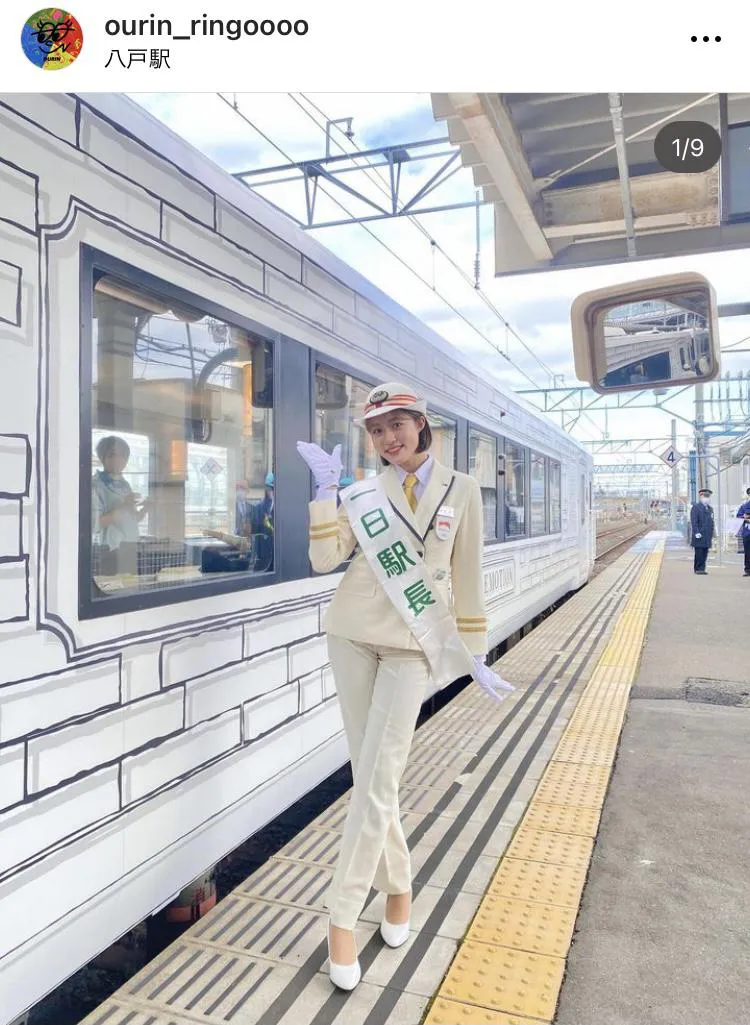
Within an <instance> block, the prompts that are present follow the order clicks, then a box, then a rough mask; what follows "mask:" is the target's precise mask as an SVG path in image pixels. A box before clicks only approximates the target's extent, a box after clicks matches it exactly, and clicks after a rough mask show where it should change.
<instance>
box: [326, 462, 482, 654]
mask: <svg viewBox="0 0 750 1025" xmlns="http://www.w3.org/2000/svg"><path fill="white" fill-rule="evenodd" d="M379 480H380V481H381V483H382V485H383V487H384V489H385V492H386V494H387V495H388V498H389V499H390V503H391V506H392V507H393V509H394V511H395V512H396V514H397V515H398V516H399V517H400V518H401V520H402V521H403V523H404V524H405V525H406V528H407V529H408V530H409V532H410V533H411V537H412V541H413V542H414V543H415V545H416V548H417V551H418V552H419V553H420V554H421V555H423V557H424V561H425V564H426V566H427V569H428V570H429V572H430V574H431V576H432V579H433V580H434V581H435V590H436V591H437V593H438V594H439V595H440V597H441V598H442V599H443V601H444V602H445V603H446V605H447V606H448V608H449V609H450V610H451V612H452V613H453V616H454V619H455V621H456V626H457V628H458V632H459V634H460V635H461V639H462V640H463V641H464V643H465V644H466V646H467V648H468V649H469V651H470V652H471V653H472V655H484V654H485V653H486V652H487V619H486V616H485V608H484V586H483V577H482V550H483V543H484V542H483V513H482V494H481V491H480V490H479V485H478V484H477V482H476V481H475V480H474V478H473V477H469V476H468V474H465V473H459V472H458V471H457V470H451V469H449V468H448V467H446V466H443V465H442V464H441V463H438V462H437V461H435V462H434V465H433V467H432V474H431V476H430V480H429V482H428V484H427V487H426V488H425V491H424V494H423V495H422V497H421V499H420V500H419V503H418V505H417V508H416V511H415V512H412V511H411V509H410V508H409V504H408V502H407V501H406V495H405V494H404V491H403V488H402V486H401V482H400V481H399V477H398V474H397V473H396V470H395V469H394V468H393V467H392V466H387V467H385V468H384V469H383V471H382V473H380V474H379ZM442 505H449V506H452V507H453V509H454V516H453V520H452V524H451V529H450V533H449V535H448V537H447V538H446V539H445V540H440V538H438V536H437V534H436V533H435V529H434V522H435V517H436V515H437V511H438V509H439V508H440V507H441V506H442ZM356 546H357V539H356V537H355V536H354V533H353V531H352V528H351V526H350V524H349V517H348V516H347V513H346V509H345V508H344V506H343V505H342V506H340V507H339V509H338V511H337V509H336V499H335V498H331V499H330V500H328V499H325V500H321V501H316V502H311V503H310V562H311V563H312V566H313V569H314V570H315V571H316V572H317V573H330V572H331V571H332V570H335V569H336V568H337V567H338V566H340V565H341V563H342V562H344V560H346V559H348V558H349V556H350V555H351V553H352V551H353V550H354V549H355V547H356ZM449 589H450V590H449ZM451 591H452V596H451ZM325 629H326V632H327V633H330V634H334V635H336V636H338V637H346V638H347V639H349V640H352V641H360V642H362V643H366V644H377V645H383V646H385V647H391V648H402V649H403V648H407V649H415V648H416V649H417V650H418V649H419V645H418V644H417V642H416V640H415V639H414V637H413V636H412V634H411V631H410V630H409V628H408V627H407V625H406V623H405V622H404V621H403V619H402V618H401V616H400V615H399V614H398V612H397V611H396V609H395V608H394V606H393V604H392V603H391V601H390V599H389V597H388V595H387V594H386V593H385V591H384V590H383V588H382V587H381V586H380V584H379V583H378V581H377V578H376V577H375V574H374V573H373V571H372V570H371V569H370V566H369V564H368V562H367V560H366V559H365V557H364V555H363V554H362V552H361V551H360V552H358V553H357V555H356V556H355V557H354V559H353V560H352V562H351V564H350V566H349V567H348V569H347V571H346V573H345V574H344V576H343V577H342V579H341V581H340V583H339V585H338V587H337V588H336V593H335V594H334V597H333V601H332V602H331V605H330V607H329V609H328V612H327V613H326V619H325Z"/></svg>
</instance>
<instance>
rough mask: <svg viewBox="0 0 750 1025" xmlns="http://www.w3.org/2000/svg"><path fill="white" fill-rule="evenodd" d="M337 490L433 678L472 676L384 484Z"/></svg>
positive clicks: (366, 483)
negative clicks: (428, 665)
mask: <svg viewBox="0 0 750 1025" xmlns="http://www.w3.org/2000/svg"><path fill="white" fill-rule="evenodd" d="M339 494H340V497H341V501H342V503H343V505H344V508H345V509H346V512H347V515H348V517H349V522H350V524H351V528H352V530H353V532H354V536H355V537H356V538H357V541H358V542H359V546H360V548H361V549H362V553H363V555H364V556H365V558H366V559H367V562H368V563H369V565H370V567H371V569H372V571H373V573H374V574H375V577H376V579H377V581H378V583H379V584H380V586H381V587H382V588H383V590H384V591H385V593H386V594H387V595H388V597H389V598H390V600H391V602H392V603H393V605H394V607H395V608H396V611H397V612H398V613H399V615H400V616H401V618H402V619H403V620H404V622H405V623H406V625H407V626H408V628H409V630H410V632H411V634H412V636H413V637H414V639H415V640H416V641H417V643H418V644H419V646H420V648H421V649H422V651H423V652H424V654H425V657H426V658H427V661H428V662H429V664H430V669H431V672H432V677H433V680H434V681H435V682H436V684H438V686H444V685H445V684H446V683H450V682H452V681H453V680H457V679H458V678H459V677H461V676H467V675H468V676H473V675H474V672H475V667H474V660H473V657H472V655H471V653H470V652H469V649H468V648H467V647H466V645H465V644H464V642H463V641H462V640H461V636H460V634H459V632H458V630H457V628H456V624H455V621H454V619H453V616H452V615H451V613H450V610H449V609H448V606H447V605H446V604H445V602H444V601H443V600H442V598H441V597H440V595H439V594H437V592H436V590H435V584H434V582H433V580H432V577H431V576H430V573H429V572H428V570H427V567H426V566H425V564H424V560H423V559H422V557H421V555H420V554H419V553H418V552H417V550H416V548H415V547H414V545H413V543H412V541H411V539H410V537H409V533H408V531H407V530H406V528H405V526H404V524H403V522H402V521H401V519H400V518H399V517H398V516H397V515H396V513H395V512H394V511H393V508H392V506H391V503H390V500H389V498H388V496H387V495H386V493H385V490H384V488H383V485H382V484H381V482H380V481H379V480H378V478H377V477H372V478H370V479H369V480H363V481H357V482H356V483H355V484H350V485H349V486H348V487H346V488H343V489H342V490H341V491H340V492H339Z"/></svg>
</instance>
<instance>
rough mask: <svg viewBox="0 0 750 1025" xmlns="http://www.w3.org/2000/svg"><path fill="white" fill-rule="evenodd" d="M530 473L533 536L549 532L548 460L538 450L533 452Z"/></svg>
mask: <svg viewBox="0 0 750 1025" xmlns="http://www.w3.org/2000/svg"><path fill="white" fill-rule="evenodd" d="M530 456H531V472H530V475H529V485H530V491H529V496H530V505H531V521H530V522H531V536H532V537H536V536H538V535H539V534H546V532H547V473H546V467H547V460H546V459H545V458H544V456H540V455H539V454H538V453H537V452H531V453H530Z"/></svg>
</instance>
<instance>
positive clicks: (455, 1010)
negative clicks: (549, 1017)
mask: <svg viewBox="0 0 750 1025" xmlns="http://www.w3.org/2000/svg"><path fill="white" fill-rule="evenodd" d="M424 1021H425V1025H543V1021H542V1019H541V1018H519V1016H518V1015H517V1014H505V1013H504V1012H503V1011H491V1010H489V1009H488V1008H486V1007H476V1006H475V1005H474V1004H461V1003H459V1002H458V1001H456V1000H445V999H444V998H443V997H439V998H438V999H437V1000H436V1001H435V1003H434V1004H433V1005H432V1007H431V1008H430V1013H429V1014H428V1015H427V1017H426V1018H425V1020H424Z"/></svg>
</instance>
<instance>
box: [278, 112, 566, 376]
mask: <svg viewBox="0 0 750 1025" xmlns="http://www.w3.org/2000/svg"><path fill="white" fill-rule="evenodd" d="M288 95H289V97H290V99H291V100H293V101H294V102H295V103H296V104H297V106H298V107H299V108H300V110H301V111H303V113H305V114H307V116H308V117H309V118H310V119H311V121H312V122H313V124H316V125H317V126H318V128H320V129H321V130H322V131H325V126H324V125H321V124H320V123H319V122H318V121H317V120H316V119H315V117H314V116H313V115H312V114H311V113H310V111H309V110H306V109H305V107H304V106H303V105H302V104H301V103H300V102H299V100H298V99H297V98H296V96H294V94H293V93H289V94H288ZM300 96H301V97H302V98H303V99H304V100H305V101H306V102H307V103H309V104H310V106H311V107H314V108H315V110H317V112H318V113H319V114H320V116H321V117H323V118H325V120H326V123H328V122H330V118H329V117H328V115H327V114H326V113H325V111H323V110H321V108H320V107H319V106H318V105H317V103H315V101H314V100H311V99H310V97H309V96H307V95H306V94H305V93H300ZM333 127H334V128H336V129H337V130H338V131H339V132H340V133H341V134H342V135H344V136H346V132H344V131H343V130H342V129H341V128H340V127H339V126H338V125H336V124H334V125H333ZM346 138H347V139H348V136H346ZM334 141H336V140H334ZM348 141H349V143H350V145H351V146H353V147H354V153H349V156H351V157H352V159H354V158H355V157H357V156H362V155H361V153H360V151H359V147H357V146H356V145H355V144H354V143H353V142H352V141H351V139H348ZM336 145H337V146H338V147H339V149H340V150H341V151H342V153H348V151H347V150H346V149H345V147H344V146H343V145H342V144H341V143H340V142H338V141H336ZM362 159H363V160H364V164H365V166H362V167H361V170H362V171H363V173H364V174H366V175H367V177H368V179H369V180H370V181H372V182H373V183H374V184H375V185H376V186H377V187H378V188H379V189H380V191H381V192H382V193H383V194H384V195H386V196H390V189H389V188H388V183H387V182H386V180H385V178H384V177H383V175H382V174H381V173H380V172H379V171H378V170H377V168H376V167H375V165H374V164H373V163H372V161H371V160H369V159H368V158H367V157H366V156H362ZM357 166H360V165H357ZM367 168H369V169H370V170H371V171H372V172H373V174H374V177H373V176H372V175H370V174H368V173H367ZM406 219H407V220H408V221H410V222H411V224H413V225H414V227H415V228H417V229H418V230H419V231H420V232H421V233H422V235H423V236H424V237H425V238H426V239H427V240H428V241H429V243H430V246H431V249H432V253H433V257H434V253H435V252H436V251H437V252H439V253H440V255H441V256H442V257H443V258H444V259H445V260H446V261H447V263H448V264H449V265H450V266H451V267H452V268H453V269H454V270H455V271H456V272H457V273H458V274H459V275H460V276H461V278H462V279H463V281H464V282H465V283H466V284H467V285H468V286H469V287H470V288H471V290H472V291H473V292H475V293H476V294H477V295H478V296H479V298H480V299H481V300H482V302H483V303H484V304H485V306H487V308H488V309H489V310H490V311H491V312H492V313H493V314H494V316H496V317H497V318H498V320H499V321H500V323H501V324H502V325H503V327H504V328H505V329H506V331H509V332H510V333H511V334H512V335H513V337H514V338H515V339H516V340H517V341H518V342H519V343H520V345H522V346H523V348H524V349H525V350H526V351H527V352H528V353H529V355H530V356H531V357H532V358H533V359H534V360H536V362H537V363H538V364H539V366H540V367H541V368H542V370H544V372H545V373H546V374H548V375H549V376H550V377H551V378H552V379H553V380H554V377H555V375H554V372H553V371H552V370H551V369H550V367H548V366H547V364H546V363H545V362H544V360H542V359H541V358H540V357H539V356H538V355H537V354H536V353H535V352H534V351H533V349H531V348H530V346H529V345H527V344H526V342H525V341H524V340H523V338H521V336H520V335H519V334H518V332H517V331H516V330H515V328H514V327H513V326H512V324H509V323H508V321H507V320H506V319H505V317H504V316H503V315H502V313H501V312H500V310H498V308H497V307H496V306H495V304H494V303H493V302H492V300H491V299H490V297H489V296H488V295H487V294H486V292H484V291H483V290H482V289H481V288H479V287H478V286H477V284H476V282H475V281H472V279H471V277H470V276H469V274H467V273H466V271H465V270H464V269H463V268H462V267H461V266H460V264H458V263H457V262H456V261H455V260H454V259H453V258H452V257H451V256H450V254H449V253H447V252H446V251H445V249H443V247H442V246H441V245H440V243H439V242H438V241H437V240H436V239H435V238H434V237H433V236H432V234H431V233H430V232H429V231H428V230H427V229H426V228H425V226H424V225H423V224H422V223H421V221H419V220H417V217H416V216H415V214H407V215H406ZM491 344H493V345H494V343H491ZM503 355H504V354H503ZM514 365H515V364H514Z"/></svg>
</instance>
